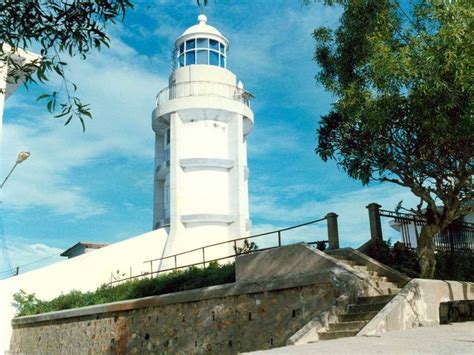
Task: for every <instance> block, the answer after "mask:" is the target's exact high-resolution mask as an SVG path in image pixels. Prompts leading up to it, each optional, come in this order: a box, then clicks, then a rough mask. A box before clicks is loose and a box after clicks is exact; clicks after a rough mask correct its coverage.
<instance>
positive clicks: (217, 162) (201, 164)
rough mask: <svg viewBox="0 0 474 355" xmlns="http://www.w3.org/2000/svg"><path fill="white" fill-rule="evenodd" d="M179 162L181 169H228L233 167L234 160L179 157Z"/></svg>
mask: <svg viewBox="0 0 474 355" xmlns="http://www.w3.org/2000/svg"><path fill="white" fill-rule="evenodd" d="M179 164H180V165H181V167H182V168H183V169H188V168H201V169H206V168H212V169H222V170H230V169H232V168H233V167H234V161H233V160H231V159H217V158H188V159H180V161H179Z"/></svg>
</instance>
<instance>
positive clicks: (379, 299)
mask: <svg viewBox="0 0 474 355" xmlns="http://www.w3.org/2000/svg"><path fill="white" fill-rule="evenodd" d="M392 298H393V295H383V296H371V297H357V304H370V303H388V302H390V301H391V300H392Z"/></svg>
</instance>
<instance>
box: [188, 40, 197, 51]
mask: <svg viewBox="0 0 474 355" xmlns="http://www.w3.org/2000/svg"><path fill="white" fill-rule="evenodd" d="M194 48H196V41H195V40H194V38H193V39H190V40H187V41H186V50H188V49H194Z"/></svg>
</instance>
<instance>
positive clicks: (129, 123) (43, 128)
mask: <svg viewBox="0 0 474 355" xmlns="http://www.w3.org/2000/svg"><path fill="white" fill-rule="evenodd" d="M152 64H153V63H151V62H150V60H149V59H148V58H146V57H144V56H140V55H139V54H138V53H137V52H136V51H135V50H134V49H133V48H131V47H129V46H127V45H126V44H124V43H123V42H121V41H119V40H117V39H113V41H112V46H111V50H110V51H108V52H107V51H105V52H103V53H102V54H97V55H94V56H92V57H90V58H89V59H88V60H87V61H85V62H83V61H77V62H76V61H75V62H72V63H70V65H69V66H70V67H72V68H73V69H72V72H71V73H69V75H70V78H71V79H72V80H73V81H74V82H76V83H77V84H78V86H79V88H80V93H79V95H80V96H81V97H82V98H83V101H84V102H88V103H90V104H91V107H92V110H93V114H94V120H92V121H88V122H86V127H87V129H86V133H82V131H81V128H80V126H79V124H78V122H73V123H72V124H71V126H69V127H66V128H63V126H62V125H61V124H58V123H59V122H58V119H53V118H51V117H48V115H46V114H45V112H44V108H43V107H37V106H29V105H32V103H33V101H34V98H31V97H25V98H23V100H19V98H18V97H17V98H15V101H14V105H13V106H14V107H12V108H9V105H8V102H7V110H6V112H5V116H6V117H7V118H8V116H9V115H11V114H18V112H20V113H21V115H23V118H24V119H23V120H20V121H19V120H14V123H7V124H5V126H4V127H5V129H4V147H5V148H4V150H3V157H4V159H3V170H4V171H8V169H9V168H10V166H11V165H12V164H13V162H14V160H15V158H16V155H17V153H18V152H19V151H20V150H28V151H30V152H31V158H30V159H29V160H28V161H26V162H24V163H23V164H22V165H21V166H19V167H18V168H17V170H16V171H15V174H14V175H13V176H12V178H11V181H9V182H8V186H7V187H8V188H6V189H5V201H6V203H5V207H6V208H14V209H25V208H29V207H46V208H49V209H51V210H52V211H53V212H55V213H58V214H65V215H72V216H74V217H76V218H86V217H89V216H91V215H97V214H102V213H104V212H105V211H106V208H107V207H106V206H105V205H104V204H103V203H102V202H98V201H94V200H92V199H91V198H90V197H88V188H87V180H86V181H78V180H77V179H74V173H75V172H76V171H77V170H76V169H80V168H83V167H86V166H87V165H88V164H91V163H94V162H98V161H101V160H102V161H104V162H107V160H108V159H109V158H110V157H112V156H113V157H116V156H122V157H124V158H127V157H128V158H134V159H147V160H150V161H152V159H153V138H154V135H153V132H152V130H151V111H152V109H153V107H154V93H156V92H158V91H159V89H161V88H162V87H164V86H166V81H165V80H164V79H163V78H162V77H161V76H158V75H156V74H155V73H153V72H151V71H149V70H147V69H146V68H147V67H152V66H153V65H152ZM25 102H27V103H28V104H25ZM13 108H14V109H15V110H13ZM25 108H26V109H25ZM71 176H72V177H71Z"/></svg>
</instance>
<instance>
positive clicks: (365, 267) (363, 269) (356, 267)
mask: <svg viewBox="0 0 474 355" xmlns="http://www.w3.org/2000/svg"><path fill="white" fill-rule="evenodd" d="M353 267H354V269H356V270H359V271H362V272H369V270H367V266H365V265H354V266H353Z"/></svg>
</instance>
